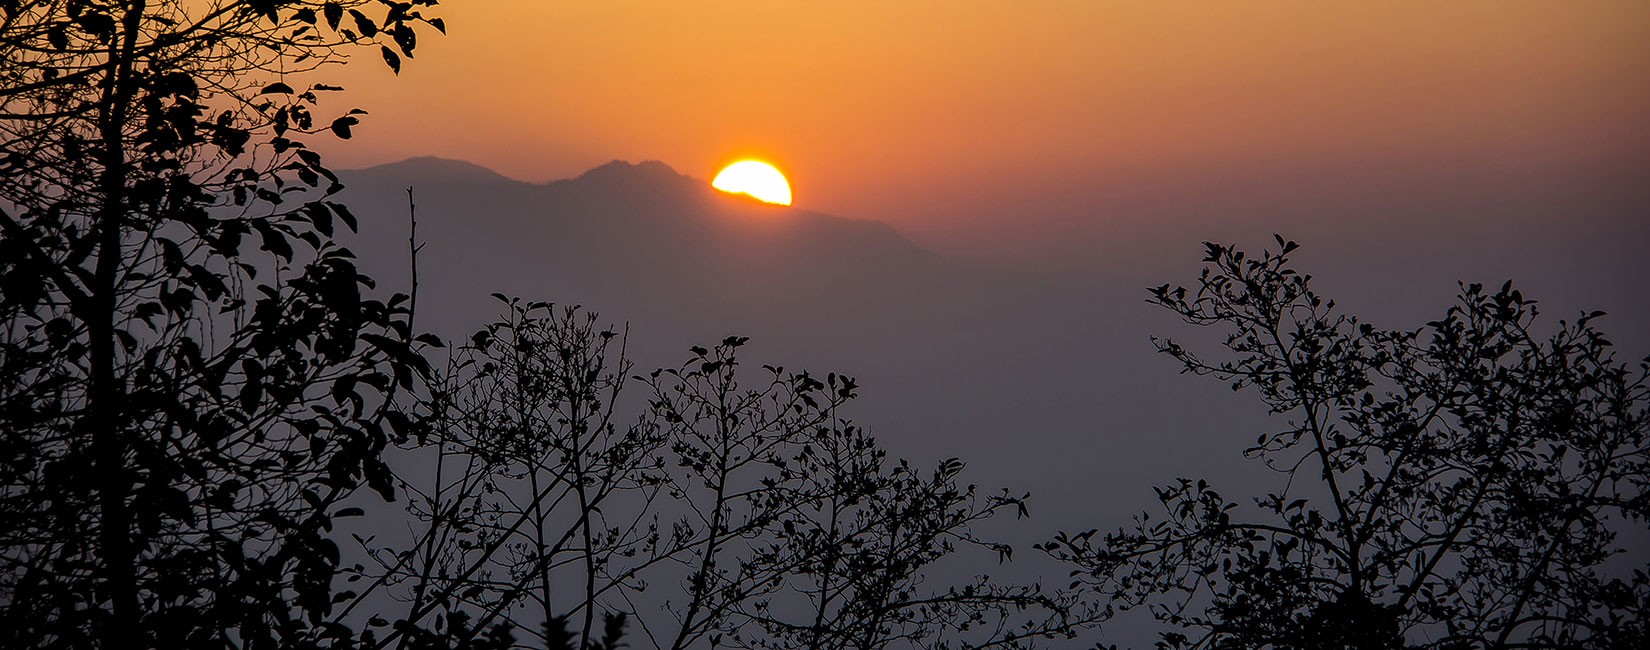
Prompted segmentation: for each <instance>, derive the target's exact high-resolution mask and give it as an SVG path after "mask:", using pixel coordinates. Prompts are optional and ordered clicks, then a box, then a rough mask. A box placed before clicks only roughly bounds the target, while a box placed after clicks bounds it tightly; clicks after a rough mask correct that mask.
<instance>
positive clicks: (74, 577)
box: [0, 0, 443, 648]
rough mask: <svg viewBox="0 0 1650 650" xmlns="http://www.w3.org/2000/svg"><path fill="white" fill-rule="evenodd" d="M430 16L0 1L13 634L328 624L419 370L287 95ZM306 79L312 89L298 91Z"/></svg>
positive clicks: (6, 589) (347, 119)
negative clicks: (354, 247)
mask: <svg viewBox="0 0 1650 650" xmlns="http://www.w3.org/2000/svg"><path fill="white" fill-rule="evenodd" d="M432 4H434V2H433V0H414V1H412V2H393V1H391V0H341V1H326V2H319V1H315V2H311V1H307V0H305V1H288V0H244V1H228V0H202V1H200V2H180V1H173V0H166V1H160V2H146V1H144V0H137V1H122V2H113V1H110V0H0V318H3V319H4V326H3V327H0V430H4V431H5V441H4V444H3V445H0V486H3V487H0V548H3V549H4V550H3V552H0V639H4V641H3V643H4V645H6V646H8V647H41V648H46V647H94V646H95V647H104V648H118V647H187V646H196V645H216V646H223V645H236V646H244V647H249V648H261V647H275V646H287V645H300V644H309V643H315V642H319V641H321V640H322V639H326V638H329V637H333V636H337V635H340V634H345V633H346V631H340V630H338V629H328V628H325V627H324V626H320V623H321V622H322V621H323V620H324V618H325V616H326V615H327V613H328V612H329V611H330V610H331V608H332V606H333V604H334V602H335V601H338V600H340V599H347V598H348V597H349V596H348V594H346V593H337V592H335V591H334V584H333V583H334V581H333V577H334V575H335V573H336V570H337V565H338V563H339V560H340V556H339V552H340V551H339V548H338V547H337V545H336V544H335V543H334V542H333V541H332V540H331V534H330V530H331V528H332V525H333V519H334V518H336V517H344V516H349V515H350V514H352V511H351V510H350V509H341V508H339V506H338V504H339V503H340V502H341V501H342V500H343V499H345V498H347V497H348V496H349V495H350V494H351V493H353V492H354V491H356V490H357V488H358V487H360V486H362V485H366V486H370V487H371V488H372V489H373V490H375V491H377V492H378V493H380V494H381V495H383V496H384V497H388V496H390V495H391V493H392V491H393V485H392V482H391V478H392V477H391V474H390V472H389V470H388V468H387V466H386V465H385V464H384V463H383V462H382V460H381V458H380V456H381V451H382V450H383V449H384V448H385V446H386V444H387V443H388V441H389V439H390V438H391V437H392V435H393V432H392V431H388V430H386V428H385V425H386V422H392V421H391V420H388V419H387V418H391V417H393V414H394V412H393V410H390V409H388V408H387V406H388V405H389V404H391V401H392V397H393V396H394V394H395V393H397V392H398V391H404V390H406V389H408V388H410V387H411V386H413V384H414V379H415V377H416V375H417V374H418V373H420V372H422V371H423V369H424V365H425V364H424V363H423V361H422V359H421V358H420V357H419V356H418V355H417V354H416V353H415V346H416V344H415V342H414V336H413V333H412V332H411V331H409V328H408V327H407V325H406V323H407V317H408V314H407V308H406V306H405V302H404V298H403V297H400V296H395V297H391V298H389V299H387V300H383V299H379V298H377V297H375V296H374V295H373V294H372V293H371V292H370V289H371V287H372V282H371V281H370V280H369V279H368V278H366V277H364V276H362V275H361V274H360V273H359V272H358V271H357V270H356V267H355V264H354V261H353V259H352V257H351V255H350V254H349V252H348V251H347V250H345V249H342V248H340V247H338V246H337V245H335V244H334V243H332V236H333V234H334V233H335V232H336V230H337V229H338V228H340V227H342V228H348V229H354V228H355V225H356V224H355V219H354V217H353V216H352V215H351V214H350V212H349V211H348V210H347V209H345V208H344V207H343V206H341V205H338V204H336V203H333V202H331V201H329V200H327V196H328V195H329V194H331V193H332V192H334V191H336V190H337V189H338V185H337V182H336V180H337V179H336V178H335V176H334V175H333V174H332V173H331V172H330V171H328V170H327V169H326V168H325V167H324V166H323V165H322V164H321V159H320V156H319V155H317V154H315V153H314V152H313V151H311V150H309V149H308V148H306V147H305V146H304V144H303V143H302V142H301V139H302V138H303V137H304V136H307V135H311V134H318V133H319V134H326V133H329V132H330V133H331V134H334V135H336V136H339V137H349V135H350V127H351V126H353V125H355V124H356V123H357V120H358V118H357V117H355V115H356V114H358V113H359V111H351V113H350V114H347V115H341V116H338V117H337V118H336V119H333V120H331V121H330V122H329V121H327V120H325V119H324V118H321V117H319V116H318V114H317V111H318V110H319V108H318V106H319V98H320V97H321V96H322V95H323V94H325V93H327V92H329V91H334V90H338V88H335V87H331V86H327V85H324V84H321V83H314V84H310V85H309V86H308V87H307V88H305V89H303V90H301V91H300V90H297V89H295V88H294V87H293V86H292V85H289V84H291V83H296V79H297V78H298V76H297V75H299V73H303V72H307V71H310V70H312V69H314V68H317V67H319V66H321V65H322V64H324V63H328V62H336V61H339V60H341V59H342V58H343V57H344V56H346V55H347V53H348V52H350V51H356V50H361V49H362V48H370V50H369V51H375V54H377V55H379V56H382V57H383V58H384V59H385V60H386V61H387V62H388V63H389V65H390V66H391V67H395V68H398V67H399V65H400V59H401V57H410V56H411V55H412V53H413V50H414V47H415V44H416V27H417V26H419V25H427V26H432V27H434V28H436V29H442V28H443V25H441V23H440V22H439V19H436V18H426V17H424V16H423V15H421V13H420V9H421V8H422V7H425V6H428V5H432ZM305 78H308V77H305Z"/></svg>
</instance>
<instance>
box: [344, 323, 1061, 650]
mask: <svg viewBox="0 0 1650 650" xmlns="http://www.w3.org/2000/svg"><path fill="white" fill-rule="evenodd" d="M501 298H502V297H501ZM506 305H507V311H506V316H505V318H504V319H503V320H501V321H499V322H497V323H495V324H493V325H491V326H489V327H487V328H486V329H484V330H482V331H480V332H478V333H477V334H476V335H475V336H474V337H473V338H472V339H471V341H470V343H469V345H466V346H463V347H462V348H459V349H457V350H456V351H455V356H454V358H453V360H452V362H451V363H450V364H449V366H448V369H447V370H446V371H444V372H441V373H437V378H436V379H434V380H433V381H432V386H433V388H432V391H431V394H430V399H429V401H428V403H427V406H426V417H424V418H422V419H421V420H420V423H419V432H420V433H419V435H420V436H424V437H427V439H428V440H429V441H430V443H431V444H433V445H435V446H436V447H437V452H436V454H435V456H436V457H435V459H434V464H435V473H434V476H435V480H434V482H433V484H431V483H430V482H428V481H424V480H422V477H423V476H425V474H423V473H420V474H417V475H415V476H414V477H413V478H412V479H410V480H409V481H408V487H407V493H408V494H409V496H410V500H411V504H412V508H413V514H414V515H415V516H416V518H417V520H418V521H419V522H421V524H422V528H421V532H420V535H419V537H418V538H417V539H415V540H414V541H413V543H412V544H410V545H409V548H411V549H413V552H412V553H410V554H405V555H402V554H398V553H395V552H393V549H394V548H397V546H396V544H394V543H390V545H389V546H387V547H384V548H378V549H375V552H374V557H375V558H376V559H377V564H378V569H377V573H376V575H375V576H374V584H386V585H404V587H403V588H402V589H401V591H400V594H401V596H402V597H403V598H404V599H406V600H407V601H409V602H410V603H411V606H412V607H413V608H414V609H415V610H430V611H440V612H444V613H448V614H453V613H460V614H463V615H465V616H467V617H470V618H473V620H476V621H480V622H482V623H504V624H508V625H510V626H511V627H513V628H514V629H516V630H521V631H526V630H539V632H532V633H531V634H534V635H535V636H537V637H538V638H537V639H536V641H537V642H541V643H544V644H547V645H550V646H555V645H557V644H559V643H565V642H567V640H568V639H575V640H576V639H584V640H586V641H589V642H594V643H595V644H596V645H598V646H599V645H602V644H604V643H607V644H609V645H610V642H606V641H597V640H596V637H597V636H598V634H597V629H596V628H597V626H598V625H601V626H602V628H603V629H605V630H607V631H606V632H603V633H602V636H604V637H605V636H608V635H611V634H613V631H612V630H613V625H614V621H615V620H617V621H619V622H620V624H621V625H622V623H623V621H625V620H629V621H631V622H633V624H634V626H635V628H636V630H637V632H638V633H639V634H636V635H633V636H637V637H642V638H646V639H647V640H648V641H649V642H650V643H652V644H653V645H654V646H655V647H659V648H672V649H673V650H679V649H681V648H686V647H700V646H703V645H705V644H710V645H712V646H730V647H746V648H800V647H808V648H849V647H852V648H883V647H889V646H891V645H895V644H911V645H916V646H918V647H953V644H957V643H968V644H970V645H973V646H976V647H984V646H998V645H1000V646H1010V647H1025V646H1029V645H1030V644H1031V640H1032V639H1035V638H1041V637H1043V636H1065V635H1066V634H1068V633H1069V632H1071V631H1074V630H1076V629H1078V627H1079V626H1080V623H1079V621H1078V619H1077V618H1076V617H1074V616H1071V612H1070V611H1069V608H1070V606H1071V605H1072V603H1070V602H1069V601H1065V600H1059V599H1056V598H1055V597H1053V596H1049V595H1045V594H1043V593H1042V592H1041V591H1040V590H1039V589H1038V588H1036V587H1035V586H1024V585H998V584H996V583H994V582H992V581H990V580H989V579H986V578H984V577H981V578H979V579H978V580H977V581H974V582H970V583H968V584H964V585H958V586H954V587H948V588H944V589H934V588H930V587H927V586H926V585H925V584H924V582H925V580H926V579H928V578H929V574H928V569H929V568H930V567H931V566H932V565H933V564H935V563H936V562H938V561H940V560H942V559H945V558H946V557H948V556H951V555H953V553H955V552H958V551H960V550H963V549H965V548H976V549H982V550H985V551H986V552H988V553H990V557H993V558H995V557H997V556H998V555H999V554H1001V555H1007V554H1008V553H1009V552H1010V551H1009V549H1008V547H1006V546H1004V545H1001V544H997V543H993V542H989V541H985V540H982V539H979V538H977V537H976V533H975V532H974V526H975V525H976V524H978V523H979V522H982V521H984V520H986V519H988V518H990V517H992V516H993V515H995V514H997V513H998V512H1000V511H1003V510H1005V509H1006V510H1011V511H1015V512H1018V513H1021V514H1023V512H1024V510H1023V508H1024V497H1016V496H1012V495H1010V494H1008V493H1006V492H1004V493H1003V494H1001V495H994V496H981V495H977V494H976V492H975V489H974V488H973V487H972V486H966V487H965V486H962V485H959V484H958V476H959V474H960V472H961V470H962V463H960V462H958V461H955V460H951V461H946V462H945V463H943V464H941V465H940V467H939V468H938V469H937V470H935V471H934V472H932V473H923V472H919V471H917V470H915V469H914V468H912V467H911V466H909V465H907V464H906V463H904V462H899V463H889V462H888V461H887V459H886V458H885V454H884V452H883V451H882V450H881V449H880V448H879V447H878V446H877V445H876V443H875V441H874V440H873V439H872V438H871V437H870V436H869V435H867V434H866V433H865V432H864V431H863V430H862V429H860V428H858V427H856V426H854V425H853V424H852V423H850V422H848V421H846V420H844V419H842V418H841V416H840V415H839V412H840V409H842V408H843V407H844V406H845V405H846V404H847V403H848V402H849V401H850V400H851V399H852V398H853V397H854V395H855V393H856V391H857V386H856V384H855V383H854V382H853V380H852V379H849V378H846V377H841V376H837V375H827V376H825V377H823V378H820V377H816V376H813V375H810V374H808V373H787V372H785V371H784V370H783V369H781V368H776V367H765V368H764V372H763V378H762V379H761V380H760V381H758V382H757V383H755V384H754V385H749V386H747V385H746V384H744V383H742V379H741V375H740V374H739V373H738V368H739V365H740V364H739V360H738V358H737V355H736V353H737V351H738V350H739V348H740V347H741V346H743V345H744V344H745V339H744V338H742V337H730V338H728V339H725V340H724V341H722V342H721V343H720V344H719V345H717V346H715V347H714V348H701V347H696V348H693V350H692V356H691V357H690V358H689V359H688V361H687V362H686V363H684V364H682V365H681V366H679V367H676V368H668V369H661V370H658V371H655V372H652V373H650V374H648V375H646V376H638V377H634V378H629V377H628V373H629V372H630V363H629V361H628V360H627V359H626V357H625V354H624V345H623V342H624V340H625V337H624V336H622V335H620V334H618V333H617V332H615V331H612V330H604V329H602V328H599V327H597V325H596V323H597V320H596V317H595V316H594V315H593V314H590V313H587V312H583V311H580V310H578V309H576V308H558V307H554V306H552V305H548V304H543V303H522V302H519V301H515V300H508V301H506ZM638 383H639V384H640V385H641V386H642V387H644V390H645V393H646V400H645V402H643V403H638V404H636V405H634V406H626V405H627V404H630V401H629V400H628V399H626V397H625V395H626V393H625V392H624V389H625V387H626V385H627V384H630V385H635V384H638ZM626 409H628V410H629V411H630V412H633V413H634V414H635V415H634V417H635V420H634V421H633V422H632V423H631V424H628V425H625V424H621V423H620V416H619V415H617V414H619V413H624V412H626ZM478 576H488V578H486V579H479V580H478V579H477V578H478ZM659 584H679V585H681V587H682V590H681V591H680V592H672V594H670V595H664V596H660V595H657V591H656V590H655V591H651V592H650V591H649V587H650V586H652V585H659ZM555 585H559V586H560V588H553V586H555ZM415 615H416V614H415ZM616 617H617V618H616ZM1017 617H1018V618H1017ZM604 620H605V621H606V623H605V624H603V623H602V622H603V621H604ZM523 633H529V632H523Z"/></svg>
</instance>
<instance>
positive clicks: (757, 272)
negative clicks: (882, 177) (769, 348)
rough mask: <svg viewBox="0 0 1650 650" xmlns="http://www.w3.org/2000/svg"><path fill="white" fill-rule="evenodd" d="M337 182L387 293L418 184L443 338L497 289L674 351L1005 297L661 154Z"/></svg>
mask: <svg viewBox="0 0 1650 650" xmlns="http://www.w3.org/2000/svg"><path fill="white" fill-rule="evenodd" d="M342 178H343V181H344V183H345V185H346V187H347V189H346V190H345V191H344V193H343V195H342V199H343V200H344V201H345V202H347V203H348V204H349V205H350V206H351V208H352V209H353V210H354V211H355V212H356V213H357V215H358V216H359V217H360V218H361V219H362V221H363V222H364V224H365V225H364V226H363V229H362V230H363V234H362V235H361V236H359V237H357V238H356V239H354V240H353V241H351V242H350V245H351V246H352V248H354V249H355V250H356V251H357V253H358V254H360V255H361V257H362V259H363V267H365V268H366V269H367V270H368V272H369V273H370V274H372V275H373V276H374V277H376V278H379V279H380V282H382V283H383V284H384V285H386V287H387V288H390V289H394V290H403V291H404V290H405V289H406V288H407V284H408V282H407V279H408V277H409V276H410V273H409V267H408V242H407V234H408V231H407V228H408V205H407V198H408V197H407V194H406V190H407V188H408V187H412V188H413V190H414V197H413V198H414V201H415V203H416V214H417V221H418V239H419V241H420V242H421V243H422V244H423V248H422V249H421V250H420V252H419V256H418V264H419V270H420V275H419V307H420V309H419V311H420V313H419V316H418V318H419V320H420V322H421V323H422V324H423V325H424V326H426V327H431V328H434V329H435V330H436V331H438V332H439V333H441V334H444V335H447V336H449V337H460V336H464V335H465V334H466V333H467V332H468V331H470V330H471V329H473V328H475V327H477V326H480V325H481V324H483V323H485V322H487V320H489V319H490V318H491V317H492V316H494V315H496V314H497V313H498V305H497V304H496V302H495V301H494V300H493V299H492V298H490V297H489V295H490V294H492V293H494V292H498V293H503V294H506V295H511V296H519V297H522V298H524V299H530V300H545V301H549V302H556V303H561V304H580V305H584V306H586V307H590V308H593V309H596V310H598V311H600V312H602V314H603V315H604V317H606V318H611V319H613V320H615V321H620V322H630V323H632V324H634V325H636V326H639V327H643V328H645V329H646V330H648V331H649V332H650V333H651V335H650V336H648V337H645V338H647V339H662V338H667V337H665V336H660V335H661V334H662V333H668V339H669V341H668V343H666V342H664V341H660V343H661V344H667V345H670V346H671V349H680V348H684V347H685V346H686V345H689V344H696V343H703V342H704V341H706V340H715V339H719V338H720V337H721V336H725V335H728V334H732V333H739V334H747V335H753V336H757V337H760V338H761V339H766V340H770V341H774V342H775V343H778V344H781V345H783V344H786V343H789V342H796V341H802V340H809V341H814V342H815V344H814V345H813V346H812V347H814V348H816V349H824V348H832V349H841V348H846V347H849V346H864V345H871V346H873V347H875V346H878V345H879V344H878V343H877V341H878V340H882V339H887V340H893V339H895V338H898V334H899V332H902V331H911V332H913V333H914V332H915V331H917V330H919V329H924V328H926V326H928V325H932V324H934V323H936V322H956V321H957V320H959V319H962V320H967V319H969V317H970V315H972V314H976V313H977V312H979V311H980V310H983V309H990V308H992V307H993V305H994V304H995V303H1000V299H999V298H993V297H989V295H990V294H994V293H998V292H995V291H991V290H989V289H988V288H987V287H988V285H993V283H994V282H995V280H994V278H993V276H992V275H991V274H989V273H985V272H982V271H979V270H976V269H973V268H970V267H968V266H966V265H963V264H959V263H956V262H953V261H951V260H948V259H945V258H943V257H941V256H939V255H936V254H934V253H931V252H929V251H927V250H924V249H922V248H920V247H918V246H917V245H915V244H913V243H912V242H911V241H909V240H908V239H906V238H905V237H904V236H902V235H900V234H899V233H898V232H897V231H895V230H894V229H893V228H891V227H889V226H888V225H887V224H884V223H881V222H877V221H868V220H857V219H848V218H843V217H837V216H832V215H827V214H821V213H818V212H813V211H810V210H806V209H801V208H792V207H783V206H774V205H768V204H764V203H761V202H759V201H756V200H754V199H752V198H750V197H747V196H744V195H735V194H727V193H724V192H720V191H717V190H715V189H713V188H711V187H710V184H709V183H708V182H706V181H704V180H702V179H697V178H692V177H689V176H686V175H683V174H681V173H678V172H677V171H675V170H673V169H671V168H670V167H669V166H667V165H665V164H664V163H661V162H657V161H647V162H641V163H635V164H632V163H628V162H623V161H614V162H610V163H607V164H605V165H601V166H599V167H596V168H593V169H591V170H589V171H587V172H585V173H584V174H582V175H580V176H578V177H576V178H571V179H566V180H559V181H554V182H550V183H543V184H539V183H527V182H521V181H516V180H511V179H509V178H505V177H504V176H501V175H499V174H497V173H494V172H492V171H491V170H488V169H486V168H483V167H480V166H476V165H473V164H470V163H466V162H461V161H455V160H446V159H440V158H427V157H426V158H414V159H410V160H405V161H402V162H397V163H392V164H388V165H382V166H378V167H373V168H369V169H362V170H355V171H349V172H344V173H343V174H342ZM942 329H943V328H942ZM930 336H931V334H930ZM689 338H691V339H693V340H688V339H689Z"/></svg>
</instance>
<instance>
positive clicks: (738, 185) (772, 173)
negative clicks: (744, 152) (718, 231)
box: [710, 160, 791, 205]
mask: <svg viewBox="0 0 1650 650" xmlns="http://www.w3.org/2000/svg"><path fill="white" fill-rule="evenodd" d="M710 186H711V187H714V188H716V189H719V190H722V191H723V192H729V193H732V194H748V195H750V196H752V197H755V198H756V200H758V201H761V202H763V203H774V204H778V205H790V204H791V184H790V183H788V182H786V181H785V175H784V174H781V173H779V170H777V169H774V167H773V165H769V164H768V163H765V162H761V161H758V160H741V161H739V162H736V163H734V164H732V165H728V166H727V168H726V169H723V170H722V173H720V174H717V175H716V180H714V181H711V183H710Z"/></svg>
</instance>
